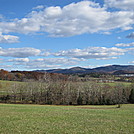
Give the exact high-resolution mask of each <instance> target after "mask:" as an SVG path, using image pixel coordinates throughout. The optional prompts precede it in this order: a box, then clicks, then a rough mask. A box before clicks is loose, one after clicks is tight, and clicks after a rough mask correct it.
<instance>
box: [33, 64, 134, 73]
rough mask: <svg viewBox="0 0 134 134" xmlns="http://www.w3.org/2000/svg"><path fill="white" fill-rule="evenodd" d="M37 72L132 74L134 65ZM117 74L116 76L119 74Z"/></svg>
mask: <svg viewBox="0 0 134 134" xmlns="http://www.w3.org/2000/svg"><path fill="white" fill-rule="evenodd" d="M35 71H37V72H49V73H63V74H76V73H93V72H98V73H102V72H103V73H114V72H116V71H119V72H121V73H122V72H126V73H127V72H129V73H130V72H131V73H134V65H110V66H104V67H97V68H93V69H90V68H82V67H73V68H70V69H51V70H35ZM119 72H118V74H120V73H119Z"/></svg>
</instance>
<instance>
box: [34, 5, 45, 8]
mask: <svg viewBox="0 0 134 134" xmlns="http://www.w3.org/2000/svg"><path fill="white" fill-rule="evenodd" d="M43 8H44V6H43V5H38V6H36V7H34V8H33V9H43Z"/></svg>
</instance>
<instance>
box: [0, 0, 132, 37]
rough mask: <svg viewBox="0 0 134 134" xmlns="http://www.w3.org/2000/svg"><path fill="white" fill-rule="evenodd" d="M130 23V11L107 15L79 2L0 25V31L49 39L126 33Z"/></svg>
mask: <svg viewBox="0 0 134 134" xmlns="http://www.w3.org/2000/svg"><path fill="white" fill-rule="evenodd" d="M40 6H41V5H40ZM132 24H134V21H133V12H132V11H114V12H109V11H107V9H106V8H105V7H101V6H100V5H99V4H98V3H94V2H91V1H81V2H78V3H72V4H69V5H66V6H64V7H63V8H61V7H59V6H56V7H48V8H45V9H44V10H40V11H32V12H31V13H30V14H28V15H27V16H26V17H25V18H22V19H15V20H13V21H12V22H0V32H2V33H10V32H18V33H23V34H28V33H35V32H47V33H48V34H49V35H50V36H55V37H65V36H74V35H80V34H84V33H96V32H100V33H109V31H110V30H113V29H122V30H129V29H132Z"/></svg>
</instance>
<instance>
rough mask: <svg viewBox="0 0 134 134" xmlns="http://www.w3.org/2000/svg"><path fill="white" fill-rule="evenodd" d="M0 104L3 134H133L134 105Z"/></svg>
mask: <svg viewBox="0 0 134 134" xmlns="http://www.w3.org/2000/svg"><path fill="white" fill-rule="evenodd" d="M115 107H116V106H49V105H20V104H0V134H134V104H128V105H125V104H124V105H123V106H122V107H121V108H115Z"/></svg>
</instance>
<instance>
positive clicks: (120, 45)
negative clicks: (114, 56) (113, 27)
mask: <svg viewBox="0 0 134 134" xmlns="http://www.w3.org/2000/svg"><path fill="white" fill-rule="evenodd" d="M115 46H117V47H132V46H134V42H132V43H118V44H115Z"/></svg>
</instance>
